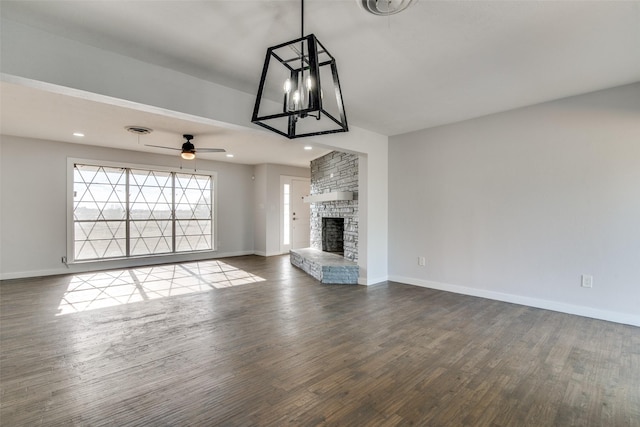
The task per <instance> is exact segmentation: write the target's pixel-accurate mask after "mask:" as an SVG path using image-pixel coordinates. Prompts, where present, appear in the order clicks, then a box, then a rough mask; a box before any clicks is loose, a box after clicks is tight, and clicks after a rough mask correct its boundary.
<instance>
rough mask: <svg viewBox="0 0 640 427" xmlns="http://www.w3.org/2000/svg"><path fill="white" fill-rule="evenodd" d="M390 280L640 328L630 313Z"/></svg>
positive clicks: (637, 317) (426, 282) (398, 278)
mask: <svg viewBox="0 0 640 427" xmlns="http://www.w3.org/2000/svg"><path fill="white" fill-rule="evenodd" d="M389 280H390V281H393V282H398V283H404V284H408V285H414V286H421V287H423V288H430V289H438V290H441V291H447V292H453V293H456V294H463V295H470V296H474V297H481V298H487V299H491V300H496V301H503V302H509V303H513V304H520V305H526V306H529V307H535V308H542V309H545V310H551V311H558V312H561V313H567V314H575V315H578V316H583V317H590V318H593V319H599V320H607V321H609V322H615V323H622V324H625V325H632V326H640V315H634V314H629V313H619V312H615V311H608V310H600V309H597V308H592V307H584V306H579V305H573V304H567V303H563V302H557V301H549V300H543V299H539V298H532V297H526V296H522V295H514V294H505V293H502V292H495V291H488V290H485V289H476V288H469V287H466V286H460V285H451V284H448V283H440V282H432V281H429V280H421V279H414V278H411V277H404V276H395V275H390V276H389Z"/></svg>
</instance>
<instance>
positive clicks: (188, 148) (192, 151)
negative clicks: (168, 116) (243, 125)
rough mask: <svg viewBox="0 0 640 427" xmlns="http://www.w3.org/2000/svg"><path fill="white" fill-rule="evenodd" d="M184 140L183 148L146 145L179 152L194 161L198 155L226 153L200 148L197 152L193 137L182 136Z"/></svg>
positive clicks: (219, 150)
mask: <svg viewBox="0 0 640 427" xmlns="http://www.w3.org/2000/svg"><path fill="white" fill-rule="evenodd" d="M182 136H183V137H184V139H186V140H187V141H186V142H185V143H184V144H182V148H173V147H164V146H162V145H150V144H145V145H146V146H147V147H155V148H164V149H166V150H179V151H181V153H180V156H181V157H182V158H183V159H185V160H193V159H195V158H196V153H224V152H225V151H227V150H225V149H224V148H200V149H198V150H196V147H195V146H194V145H193V143H192V142H191V140H192V139H193V135H182Z"/></svg>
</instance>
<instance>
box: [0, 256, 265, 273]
mask: <svg viewBox="0 0 640 427" xmlns="http://www.w3.org/2000/svg"><path fill="white" fill-rule="evenodd" d="M253 254H254V251H253V250H251V251H235V252H203V253H196V254H189V255H187V254H176V255H170V256H165V257H146V258H142V257H141V258H128V259H119V260H111V261H97V262H78V263H72V264H68V265H67V264H62V263H61V264H60V267H58V268H50V269H45V270H30V271H14V272H9V273H0V280H12V279H26V278H30V277H44V276H55V275H58V274H75V273H86V272H89V271H100V270H111V269H117V268H132V267H140V266H146V265H158V264H167V263H177V262H191V261H203V260H208V259H218V258H229V257H234V256H245V255H253Z"/></svg>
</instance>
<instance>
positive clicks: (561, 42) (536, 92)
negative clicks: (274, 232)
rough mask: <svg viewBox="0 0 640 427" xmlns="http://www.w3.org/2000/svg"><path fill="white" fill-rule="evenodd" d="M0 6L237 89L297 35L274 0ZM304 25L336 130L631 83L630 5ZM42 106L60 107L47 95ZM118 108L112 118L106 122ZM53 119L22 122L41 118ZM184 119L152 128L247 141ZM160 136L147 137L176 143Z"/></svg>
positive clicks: (314, 18)
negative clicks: (339, 125) (335, 101)
mask: <svg viewBox="0 0 640 427" xmlns="http://www.w3.org/2000/svg"><path fill="white" fill-rule="evenodd" d="M0 13H1V14H2V17H3V18H5V19H10V20H14V21H18V22H22V23H24V24H28V25H31V26H34V27H38V28H41V29H44V30H46V31H49V32H51V33H54V34H58V35H61V36H64V37H68V38H72V39H77V40H80V41H82V42H84V43H87V44H90V45H94V46H96V47H100V48H104V49H108V50H111V51H115V52H118V53H121V54H125V55H128V56H132V57H136V58H138V59H140V60H143V61H146V62H150V63H154V64H158V65H161V66H164V67H168V68H172V69H175V70H178V71H181V72H184V73H187V74H190V75H193V76H196V77H199V78H202V79H207V80H210V81H214V82H216V83H221V84H224V85H226V86H229V87H233V88H235V89H238V90H242V91H244V92H247V93H251V94H255V92H256V89H257V85H258V80H259V76H260V71H261V67H262V61H263V60H264V54H265V51H266V48H267V47H269V46H272V45H274V44H277V43H280V42H284V41H288V40H291V39H293V38H296V37H297V36H299V34H300V8H299V2H298V1H287V0H280V1H266V0H263V1H249V0H228V1H211V0H210V1H116V0H111V1H84V0H83V1H57V0H48V1H6V0H2V2H1V8H0ZM305 32H306V33H314V34H316V36H317V37H318V39H319V40H320V41H321V42H322V43H323V45H325V46H326V47H327V48H328V49H329V51H330V52H331V53H332V55H333V56H334V57H335V58H336V60H337V64H338V70H339V73H340V82H341V86H342V90H343V97H344V102H345V108H346V112H347V118H348V120H349V124H350V125H355V126H359V127H362V128H366V129H369V130H373V131H376V132H379V133H382V134H385V135H396V134H400V133H405V132H410V131H414V130H418V129H423V128H428V127H433V126H438V125H442V124H447V123H453V122H457V121H461V120H466V119H470V118H475V117H480V116H484V115H487V114H492V113H496V112H500V111H506V110H510V109H513V108H518V107H522V106H526V105H532V104H536V103H540V102H544V101H549V100H553V99H558V98H563V97H567V96H571V95H576V94H580V93H586V92H591V91H595V90H600V89H605V88H610V87H614V86H619V85H623V84H628V83H632V82H636V81H640V1H606V0H603V1H579V0H576V1H519V0H512V1H508V0H504V1H482V0H477V1H456V0H443V1H429V0H419V1H418V2H416V3H415V4H414V5H413V6H411V8H410V9H408V10H407V11H405V12H402V13H400V14H397V15H393V16H391V17H377V16H373V15H370V14H367V13H366V12H364V11H363V9H362V8H360V7H359V6H358V4H357V1H356V0H336V1H330V0H307V1H306V2H305ZM13 89H15V90H16V91H17V90H18V88H11V89H6V88H5V86H3V88H2V92H3V93H2V96H3V98H4V97H5V92H9V94H10V95H12V96H14V97H18V98H19V97H25V96H27V95H28V96H31V97H36V96H38V95H36V94H34V93H29V94H25V95H23V94H19V93H17V92H14V91H13ZM42 96H45V97H49V95H42ZM42 101H47V102H61V101H60V99H57V98H56V96H55V95H52V96H51V98H47V99H45V100H43V99H39V100H38V102H42ZM77 101H78V102H81V100H77ZM24 102H28V101H24ZM68 102H70V103H72V104H73V101H68ZM87 102H88V101H87ZM95 104H98V103H95ZM8 106H9V104H7V103H3V111H2V115H3V132H5V130H6V129H8V128H5V126H11V123H12V122H14V121H18V120H19V114H20V112H19V111H18V112H12V110H11V108H13V107H11V108H7V107H8ZM23 107H24V108H32V107H33V105H24V106H23ZM110 107H111V108H112V110H110V113H111V115H112V116H114V121H115V123H112V124H111V125H113V126H120V129H121V128H122V127H123V126H125V125H131V124H140V123H136V116H135V114H133V110H128V109H125V110H119V109H118V108H116V107H115V106H110ZM70 108H81V109H82V111H86V109H87V108H89V109H94V108H95V109H96V111H95V112H93V113H92V112H89V113H87V114H89V115H91V114H98V111H97V110H98V109H100V108H109V106H101V105H93V104H91V103H89V105H83V106H82V107H79V106H75V107H74V106H73V105H71V106H70ZM119 108H121V107H119ZM16 109H17V107H16ZM44 110H47V109H44ZM50 110H51V109H49V111H50ZM114 110H117V111H118V114H117V113H116V112H115V111H114ZM41 113H42V114H45V115H46V114H47V111H42V112H41ZM100 114H104V111H100ZM119 114H120V115H123V116H121V117H119V118H118V119H115V117H116V116H118V115H119ZM129 114H131V115H130V116H129ZM147 114H149V113H147ZM5 115H6V120H5ZM125 119H126V123H124V124H123V123H122V120H125ZM61 120H63V119H62V118H60V117H55V118H51V119H50V120H36V121H35V122H36V123H37V122H38V121H42V122H50V124H52V126H53V125H54V124H55V123H57V122H60V121H61ZM118 120H120V122H118ZM191 121H192V120H191V118H186V122H181V121H180V120H177V121H175V122H171V123H169V124H170V125H171V126H172V127H173V128H172V129H166V130H167V132H168V133H169V134H172V135H173V136H172V138H174V139H175V135H176V134H178V135H180V134H181V133H185V132H184V131H187V130H188V132H186V133H196V134H197V133H198V131H201V133H202V134H203V135H206V134H209V133H210V134H215V133H217V134H218V137H217V138H212V139H211V140H209V141H207V140H205V137H204V136H203V138H202V139H201V140H199V141H198V140H196V147H198V143H199V142H201V143H203V146H204V145H205V144H204V143H206V146H216V147H217V146H221V145H222V146H223V148H227V150H229V151H234V150H235V151H237V152H238V153H239V152H241V151H242V150H241V149H240V145H241V142H240V141H242V144H246V146H245V147H247V146H248V147H254V145H252V139H251V138H252V136H251V135H249V136H246V135H238V134H237V131H235V130H232V129H225V128H224V127H223V128H219V127H216V124H215V123H204V122H202V121H200V123H199V125H202V126H203V128H201V129H200V128H196V131H194V130H193V129H194V126H193V125H192V123H191ZM205 122H206V121H205ZM31 123H34V121H32V122H31ZM96 125H97V124H96ZM15 127H16V128H17V127H18V125H17V124H16V126H15ZM164 127H165V128H166V127H167V126H166V122H165V123H164ZM31 131H32V132H36V131H37V130H35V129H32V130H31ZM16 132H18V130H16ZM22 132H25V130H24V129H23V130H22ZM42 132H49V133H51V132H54V130H52V129H42ZM100 132H108V130H107V129H101V130H100ZM159 132H160V133H162V129H160V130H159ZM5 133H6V132H5ZM154 133H155V132H154ZM249 133H250V134H251V132H249ZM156 135H158V134H157V133H156ZM259 135H260V136H263V135H264V133H262V132H261V133H259ZM225 136H228V141H227V140H225ZM253 137H255V135H254V136H253ZM174 139H172V140H171V141H169V139H167V140H165V141H163V142H162V143H160V142H158V141H154V142H150V143H153V144H156V143H157V144H159V145H164V144H165V143H167V144H168V143H173V144H175V145H177V144H178V142H179V141H175V140H174ZM203 140H204V141H203ZM254 142H255V141H254ZM236 143H237V144H239V145H238V148H235V145H234V144H236ZM224 144H229V145H228V146H224ZM270 144H276V146H277V144H281V145H282V146H283V148H284V147H285V146H286V150H284V151H286V152H287V153H288V152H290V151H291V150H290V148H291V145H287V144H291V143H290V142H289V141H284V140H283V139H282V138H279V137H277V138H274V139H273V140H271V141H270ZM300 145H301V144H300V142H297V143H295V147H297V148H299V147H300ZM263 147H265V148H269V149H271V148H273V147H271V148H270V146H263ZM248 151H249V152H253V154H254V155H257V154H256V152H255V151H256V150H251V149H249V150H248ZM296 153H297V152H296ZM234 154H235V153H234ZM278 154H279V153H278ZM262 155H267V154H266V153H262V154H260V156H262ZM317 155H319V152H316V153H315V155H312V154H310V153H305V154H303V157H301V158H296V159H294V157H295V156H297V154H296V155H294V156H293V157H292V159H291V160H288V161H271V160H269V162H275V163H289V164H304V163H305V162H306V164H308V158H309V157H310V158H313V157H317ZM218 156H220V155H218ZM304 156H306V157H304ZM260 158H261V159H263V158H262V157H260ZM280 159H281V160H282V157H280ZM236 161H239V162H240V160H236ZM241 162H242V163H249V164H251V163H253V162H255V163H263V162H265V161H264V159H263V160H261V161H256V160H250V161H249V160H247V161H241Z"/></svg>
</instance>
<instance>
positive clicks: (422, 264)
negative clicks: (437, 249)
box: [418, 256, 427, 267]
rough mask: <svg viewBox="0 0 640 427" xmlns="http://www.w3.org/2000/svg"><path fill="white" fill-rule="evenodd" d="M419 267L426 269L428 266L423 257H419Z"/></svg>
mask: <svg viewBox="0 0 640 427" xmlns="http://www.w3.org/2000/svg"><path fill="white" fill-rule="evenodd" d="M418 265H419V266H420V267H424V266H425V265H427V261H426V260H425V259H424V257H423V256H419V257H418Z"/></svg>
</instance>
